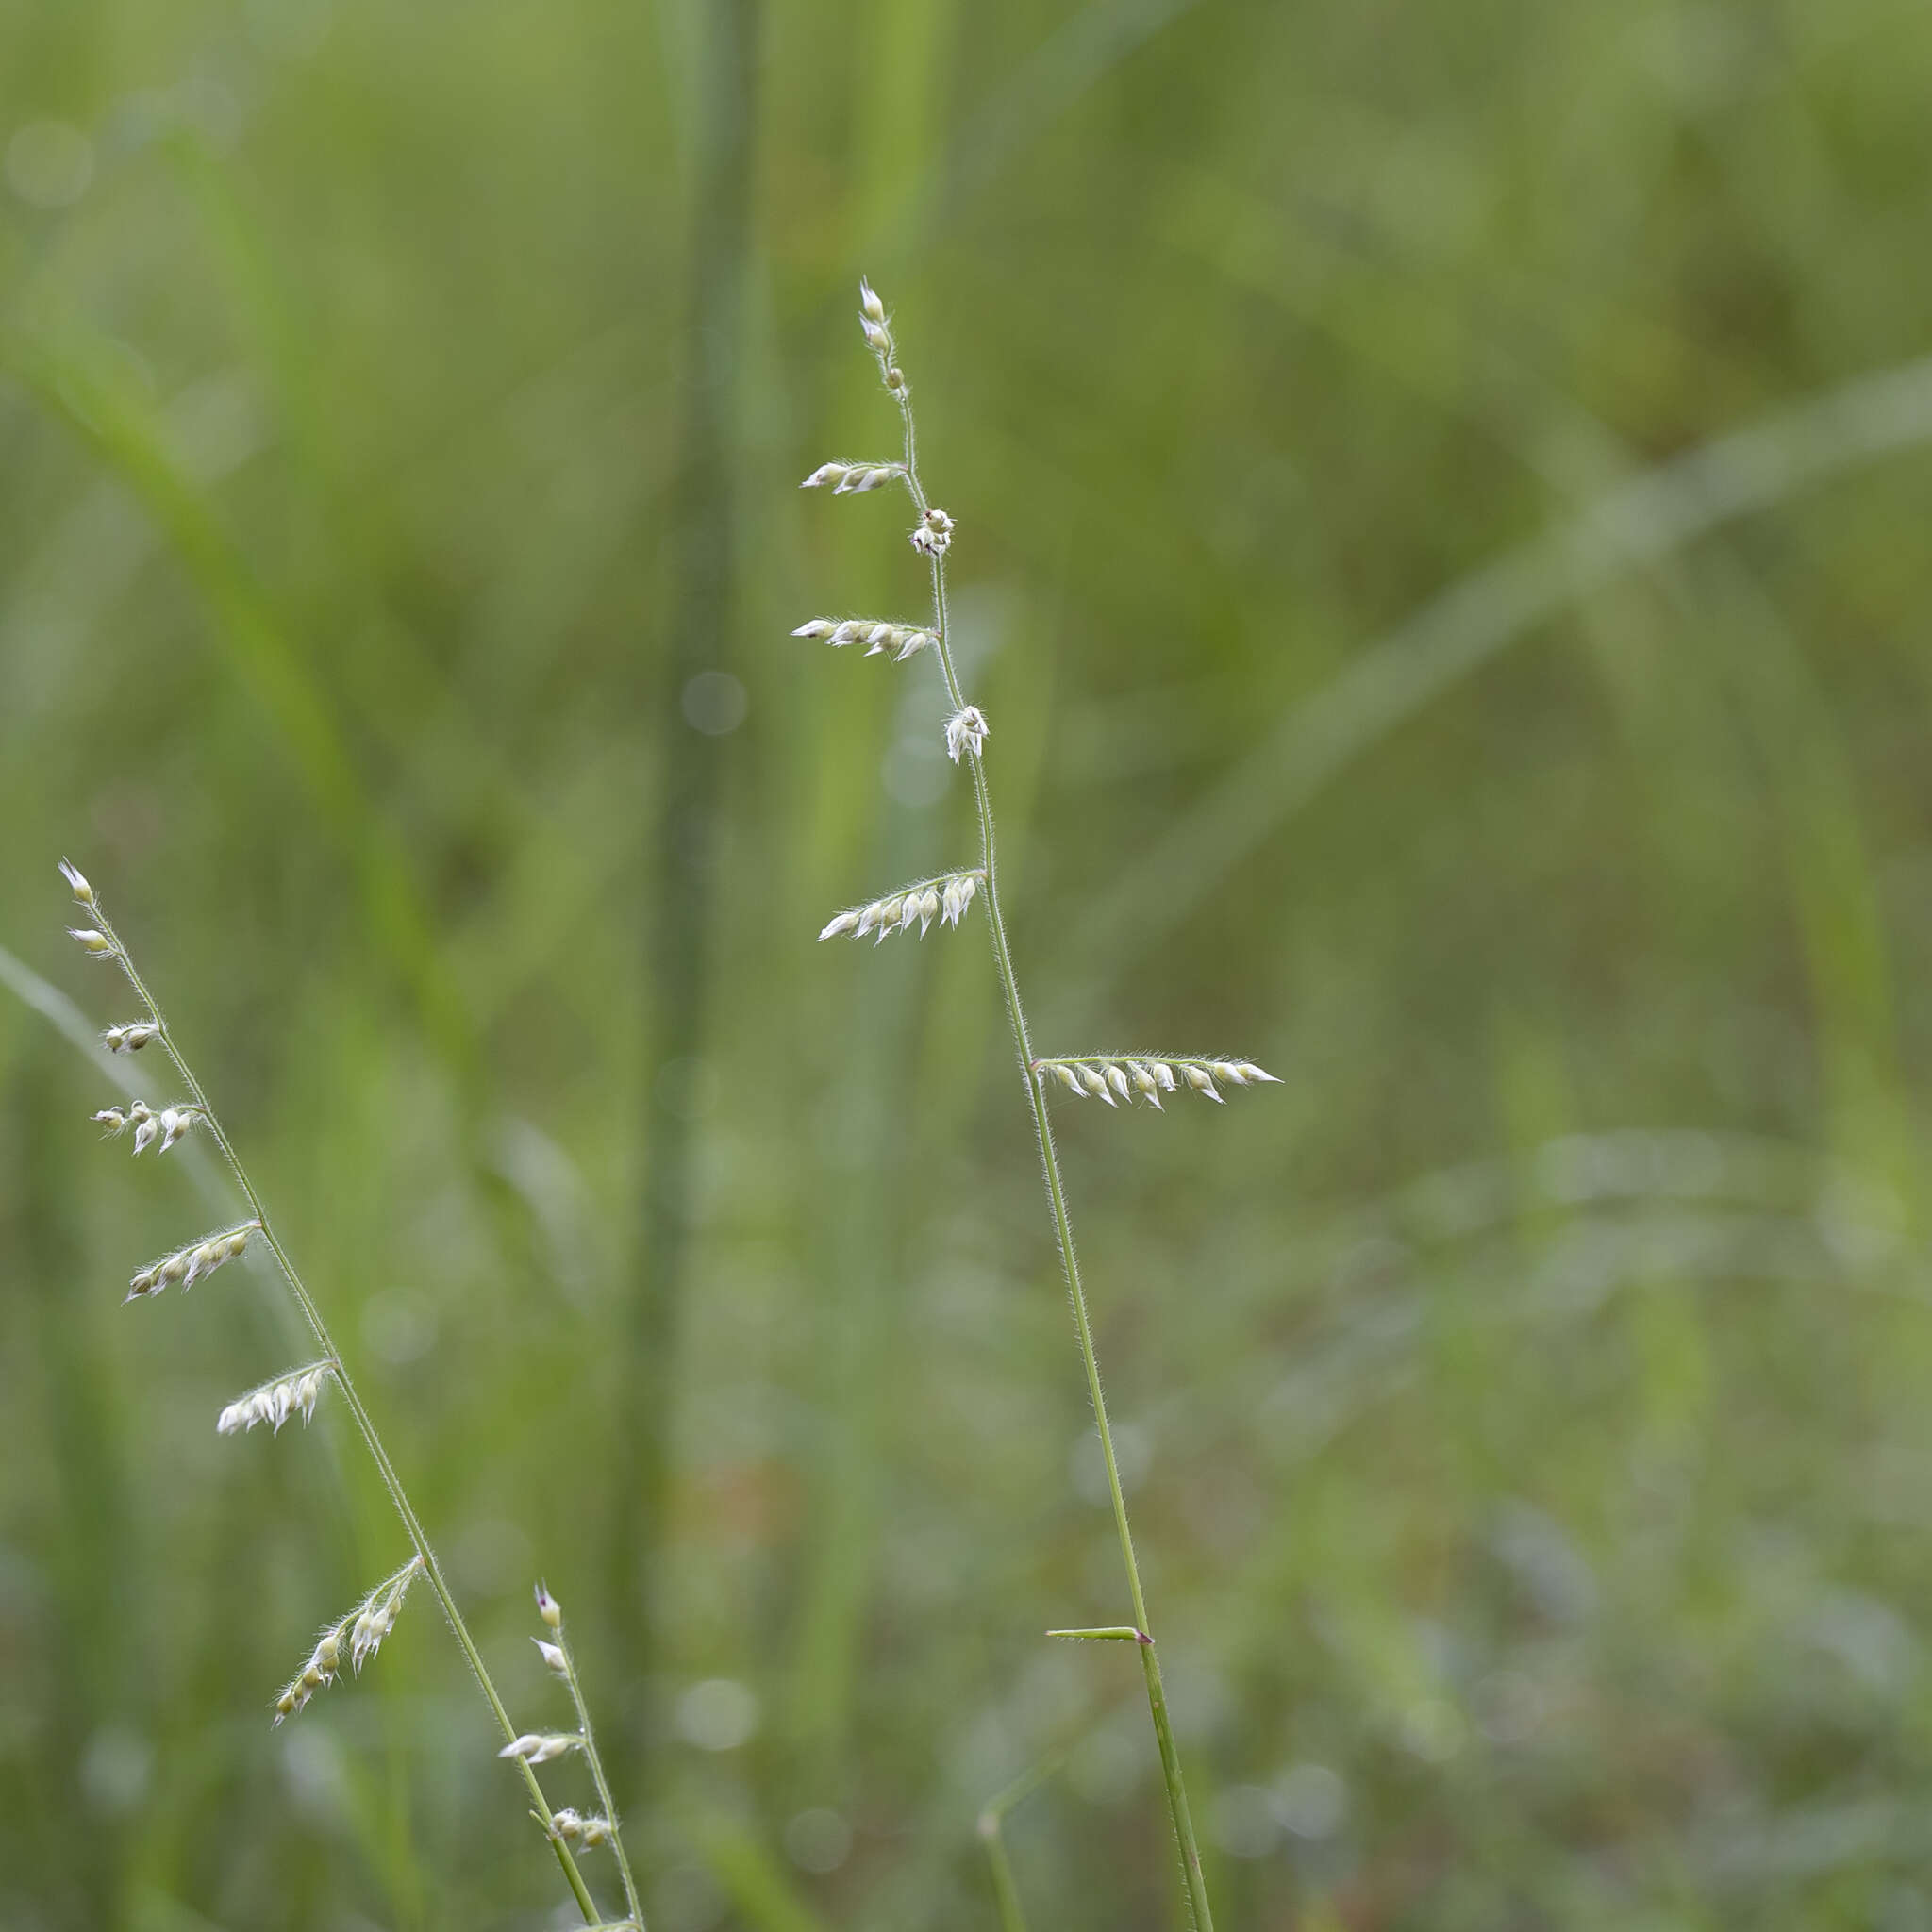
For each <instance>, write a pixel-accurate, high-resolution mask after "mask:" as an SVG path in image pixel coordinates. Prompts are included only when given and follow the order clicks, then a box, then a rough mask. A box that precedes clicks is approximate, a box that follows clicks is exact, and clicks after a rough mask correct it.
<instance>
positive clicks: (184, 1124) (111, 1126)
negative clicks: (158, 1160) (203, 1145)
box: [94, 1100, 201, 1154]
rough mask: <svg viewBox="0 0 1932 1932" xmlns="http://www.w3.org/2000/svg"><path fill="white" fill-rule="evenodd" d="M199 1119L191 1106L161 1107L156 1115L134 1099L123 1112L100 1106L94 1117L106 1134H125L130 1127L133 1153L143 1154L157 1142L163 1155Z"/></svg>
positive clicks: (120, 1109) (197, 1111)
mask: <svg viewBox="0 0 1932 1932" xmlns="http://www.w3.org/2000/svg"><path fill="white" fill-rule="evenodd" d="M200 1118H201V1109H200V1108H198V1107H191V1106H189V1105H188V1104H187V1102H185V1101H183V1102H181V1103H179V1104H177V1105H176V1106H174V1107H164V1108H161V1110H160V1111H159V1112H158V1113H157V1112H156V1111H155V1110H154V1109H153V1108H151V1107H149V1106H148V1104H147V1102H146V1101H144V1100H137V1101H135V1102H133V1103H132V1104H131V1105H130V1106H129V1107H128V1108H126V1109H125V1111H124V1110H123V1109H122V1108H118V1107H104V1108H102V1109H101V1110H100V1112H99V1113H97V1114H95V1115H94V1119H95V1120H96V1121H98V1122H99V1123H100V1124H101V1125H102V1126H104V1127H105V1128H106V1129H107V1130H108V1133H109V1134H125V1132H126V1131H127V1129H128V1128H129V1127H132V1128H133V1129H134V1151H135V1152H136V1153H137V1154H142V1153H145V1152H146V1150H147V1149H148V1148H149V1147H150V1146H151V1145H152V1144H153V1143H154V1142H155V1141H156V1140H159V1141H160V1143H161V1152H162V1153H163V1154H165V1153H166V1152H167V1151H168V1149H169V1148H170V1147H172V1146H173V1145H174V1144H175V1141H178V1140H179V1139H180V1138H181V1136H182V1135H183V1134H185V1133H186V1132H187V1131H188V1130H189V1128H190V1127H192V1125H193V1124H195V1122H196V1121H198V1120H199V1119H200Z"/></svg>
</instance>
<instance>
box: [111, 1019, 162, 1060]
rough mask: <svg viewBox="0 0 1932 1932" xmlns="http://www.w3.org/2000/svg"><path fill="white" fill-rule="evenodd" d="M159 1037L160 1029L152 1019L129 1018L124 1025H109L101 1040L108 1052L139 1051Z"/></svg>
mask: <svg viewBox="0 0 1932 1932" xmlns="http://www.w3.org/2000/svg"><path fill="white" fill-rule="evenodd" d="M160 1037H161V1029H160V1028H159V1027H158V1026H157V1025H156V1024H155V1023H154V1022H153V1021H152V1020H130V1021H128V1022H127V1024H125V1025H124V1026H109V1027H108V1029H107V1030H106V1031H105V1032H104V1033H103V1034H102V1035H101V1041H102V1043H103V1044H104V1045H105V1046H106V1047H107V1049H108V1052H109V1053H139V1052H140V1051H141V1050H142V1047H144V1046H152V1045H153V1044H154V1042H155V1041H158V1039H159V1038H160Z"/></svg>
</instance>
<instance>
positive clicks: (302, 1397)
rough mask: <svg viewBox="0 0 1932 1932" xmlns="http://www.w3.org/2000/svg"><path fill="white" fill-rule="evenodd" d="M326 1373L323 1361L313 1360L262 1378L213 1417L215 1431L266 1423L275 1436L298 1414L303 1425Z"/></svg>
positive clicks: (227, 1433)
mask: <svg viewBox="0 0 1932 1932" xmlns="http://www.w3.org/2000/svg"><path fill="white" fill-rule="evenodd" d="M329 1374H331V1371H330V1369H329V1366H328V1364H327V1363H325V1362H316V1363H314V1364H312V1365H311V1366H310V1367H308V1368H306V1369H292V1370H291V1371H290V1372H289V1374H286V1375H279V1376H277V1377H276V1378H275V1380H274V1381H273V1382H264V1383H263V1384H262V1385H261V1387H260V1388H258V1389H251V1390H250V1391H248V1393H247V1394H246V1395H240V1396H237V1397H236V1399H235V1400H234V1401H233V1402H231V1403H229V1405H228V1406H227V1407H226V1408H225V1409H223V1411H222V1412H221V1414H220V1415H218V1416H217V1417H216V1418H215V1430H216V1433H217V1434H219V1435H224V1436H235V1435H240V1434H241V1433H242V1431H243V1430H246V1429H252V1428H253V1427H254V1426H255V1425H256V1424H257V1423H267V1424H269V1426H270V1428H271V1429H272V1430H273V1432H274V1433H275V1435H278V1436H279V1435H280V1434H281V1432H282V1424H284V1423H285V1422H287V1421H288V1420H289V1418H290V1417H291V1416H295V1415H299V1416H300V1417H301V1418H302V1423H303V1426H304V1427H305V1428H306V1427H307V1426H308V1421H309V1418H310V1417H311V1416H313V1415H314V1413H315V1405H316V1402H317V1400H318V1398H319V1397H320V1396H321V1394H322V1391H323V1385H324V1384H325V1382H326V1381H327V1379H328V1377H329Z"/></svg>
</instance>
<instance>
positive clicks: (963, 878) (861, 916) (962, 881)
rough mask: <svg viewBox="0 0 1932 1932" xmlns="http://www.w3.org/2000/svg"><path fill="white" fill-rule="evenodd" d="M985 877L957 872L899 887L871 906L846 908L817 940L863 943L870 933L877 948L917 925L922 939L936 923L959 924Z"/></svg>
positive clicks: (832, 920) (829, 922)
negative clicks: (891, 935) (850, 939)
mask: <svg viewBox="0 0 1932 1932" xmlns="http://www.w3.org/2000/svg"><path fill="white" fill-rule="evenodd" d="M985 876H986V874H984V873H983V872H956V873H948V874H942V875H941V876H940V877H938V878H932V879H921V880H919V881H918V882H917V883H916V884H913V885H909V886H901V887H900V888H899V890H898V891H896V892H889V893H887V895H886V896H885V897H884V898H883V899H874V901H873V902H872V904H871V905H870V906H853V907H848V908H846V910H845V911H843V912H841V913H839V914H837V915H836V916H835V917H834V918H832V919H829V920H827V921H826V922H825V926H824V931H822V932H821V933H820V934H819V938H820V939H822V940H833V939H839V938H841V936H843V935H844V934H847V933H850V934H851V935H852V937H853V938H854V939H861V940H862V939H864V938H865V936H866V935H867V934H868V933H870V934H871V935H872V939H873V943H874V945H876V944H878V942H879V941H881V940H883V939H884V938H885V937H886V935H887V934H888V933H894V932H905V931H907V930H908V928H910V927H911V926H914V925H917V926H918V928H919V936H920V938H921V939H924V937H925V935H926V929H927V927H929V926H930V925H931V924H932V923H933V921H934V920H935V919H937V920H938V921H939V922H940V924H941V925H952V926H957V925H958V924H959V921H960V920H961V919H962V918H963V917H964V916H965V913H966V908H967V907H969V906H970V905H972V903H973V900H974V894H975V893H977V891H979V882H980V881H981V880H982V879H983V878H984V877H985Z"/></svg>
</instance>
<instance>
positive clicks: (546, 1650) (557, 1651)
mask: <svg viewBox="0 0 1932 1932" xmlns="http://www.w3.org/2000/svg"><path fill="white" fill-rule="evenodd" d="M530 1641H531V1642H532V1643H534V1644H535V1645H536V1646H537V1649H538V1652H539V1653H540V1655H541V1657H542V1658H543V1661H544V1662H545V1663H546V1664H547V1665H549V1667H550V1669H551V1670H552V1671H553V1672H555V1673H556V1674H557V1675H558V1676H559V1677H568V1676H569V1675H570V1658H569V1657H566V1656H565V1655H564V1649H563V1646H562V1644H560V1643H545V1642H544V1641H543V1640H542V1639H541V1637H533V1638H531V1639H530Z"/></svg>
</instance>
